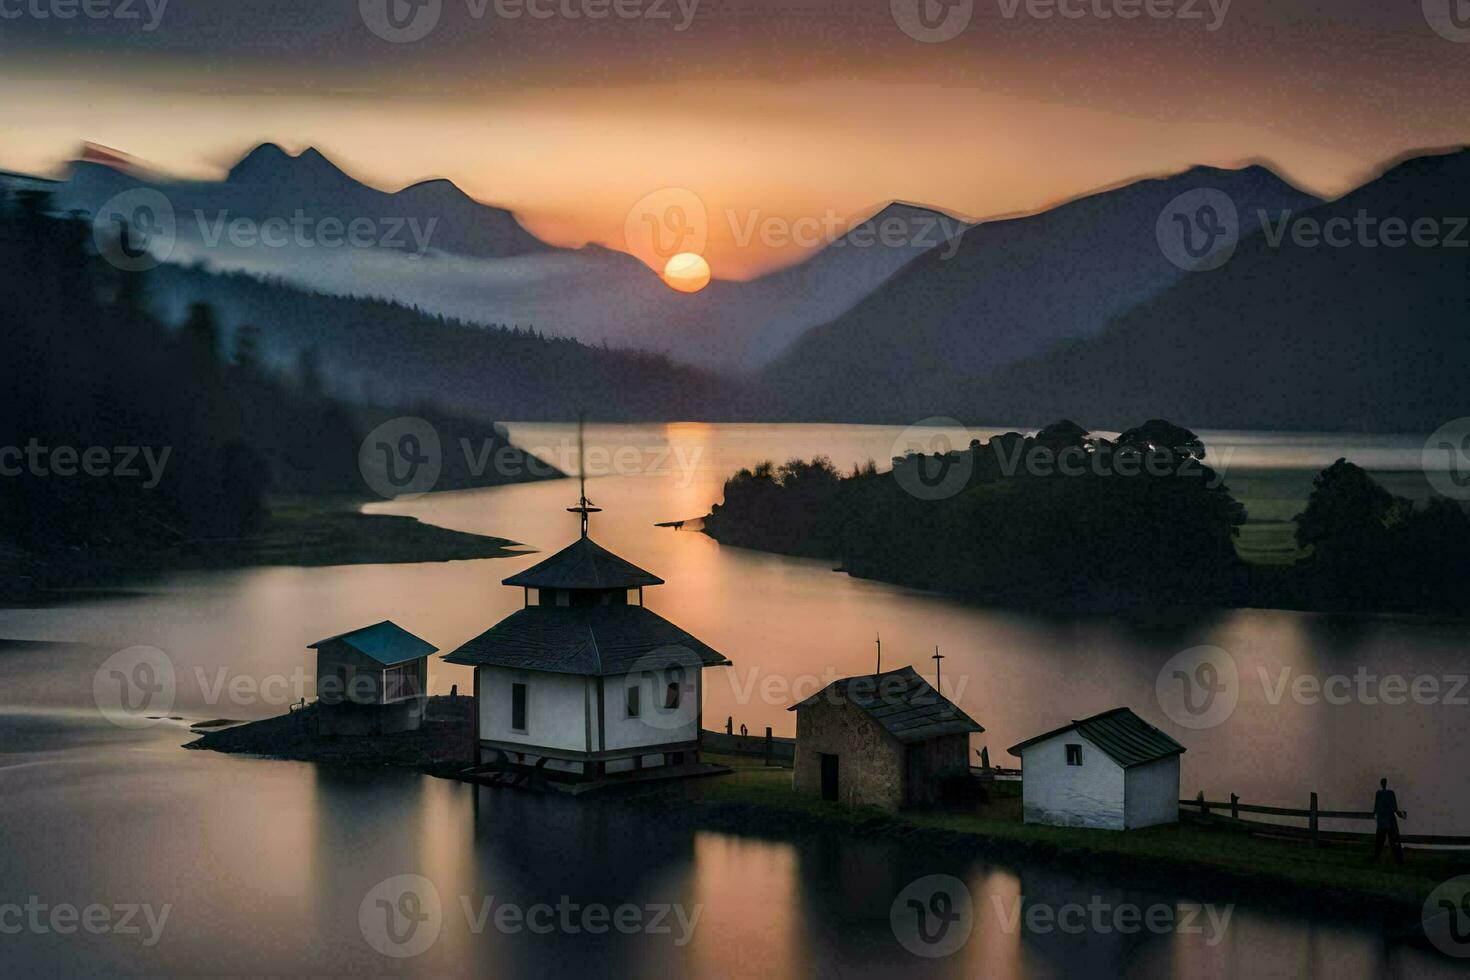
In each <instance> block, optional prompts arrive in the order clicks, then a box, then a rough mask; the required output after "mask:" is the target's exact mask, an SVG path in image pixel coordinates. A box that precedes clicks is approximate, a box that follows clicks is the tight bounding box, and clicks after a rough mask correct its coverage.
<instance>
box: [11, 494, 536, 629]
mask: <svg viewBox="0 0 1470 980" xmlns="http://www.w3.org/2000/svg"><path fill="white" fill-rule="evenodd" d="M370 502H371V501H367V500H360V499H357V498H352V497H286V498H278V499H275V500H273V501H272V502H271V514H270V516H269V517H268V518H267V519H266V521H265V524H264V525H263V526H262V527H261V529H260V531H259V532H257V533H256V534H254V535H252V536H251V537H248V538H235V539H228V540H213V541H198V542H191V543H188V544H184V545H174V546H170V547H167V548H159V549H156V550H149V551H146V552H137V551H131V552H102V551H99V552H88V553H84V554H67V555H61V556H57V555H44V556H34V555H26V554H18V553H17V554H0V581H4V582H5V583H6V584H5V585H4V586H3V587H0V607H4V606H7V605H22V604H39V605H45V604H47V603H48V602H52V601H65V600H66V599H69V598H72V597H74V596H75V595H76V594H77V593H78V592H81V593H88V594H109V593H113V592H120V591H121V592H125V591H129V588H128V587H130V586H136V585H138V584H139V583H141V582H144V581H146V580H147V579H149V578H152V577H155V576H158V575H166V574H170V573H177V572H192V571H218V570H228V569H246V568H279V567H298V568H321V567H327V566H332V565H397V564H417V563H421V562H445V561H477V560H480V559H486V558H508V557H511V556H513V555H518V554H524V553H525V552H523V551H520V550H514V549H517V548H519V547H520V545H519V543H518V542H516V541H512V540H511V539H509V538H501V537H492V536H489V535H481V534H472V533H470V532H467V531H453V530H449V529H448V528H442V527H436V526H434V525H432V524H425V523H424V522H423V521H421V520H419V519H418V518H416V517H407V516H403V515H397V514H366V513H363V512H362V510H361V508H362V507H363V506H364V505H365V504H367V503H370Z"/></svg>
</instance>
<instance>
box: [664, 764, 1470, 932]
mask: <svg viewBox="0 0 1470 980" xmlns="http://www.w3.org/2000/svg"><path fill="white" fill-rule="evenodd" d="M721 761H723V762H726V763H727V764H734V765H742V766H743V767H742V768H738V769H736V771H735V772H733V773H731V774H730V775H728V776H724V777H721V778H719V779H712V780H707V781H704V782H702V783H700V784H698V785H697V786H691V787H690V792H689V796H688V801H687V805H686V806H684V807H682V816H683V818H684V819H686V820H687V821H689V822H691V823H693V824H695V825H698V826H704V827H708V828H710V829H720V830H727V831H731V832H747V833H752V832H753V833H758V834H770V835H773V836H789V835H791V834H793V833H817V834H830V833H834V832H835V833H851V834H854V835H860V836H864V837H874V836H880V837H889V838H894V839H900V840H904V841H906V842H908V843H910V844H913V845H929V846H933V847H936V848H944V849H960V850H964V851H966V852H970V853H974V854H976V855H982V856H985V857H987V858H995V859H999V860H1002V861H1008V860H1013V861H1017V862H1020V861H1027V862H1035V861H1038V860H1040V861H1046V862H1052V863H1057V864H1059V865H1062V866H1069V867H1072V868H1076V867H1078V866H1082V867H1085V868H1087V869H1088V870H1089V871H1093V872H1098V873H1101V874H1105V875H1108V876H1110V877H1115V878H1117V879H1119V880H1121V881H1124V882H1126V883H1127V884H1128V885H1130V886H1150V885H1151V886H1155V887H1158V888H1160V889H1165V890H1170V891H1176V892H1177V891H1180V890H1181V889H1182V890H1184V891H1186V892H1188V893H1190V894H1208V895H1212V896H1220V897H1223V898H1229V899H1233V898H1247V899H1250V900H1252V901H1255V902H1263V903H1266V904H1271V905H1282V906H1290V907H1294V908H1298V909H1300V908H1302V907H1303V906H1310V907H1312V908H1325V907H1330V908H1332V909H1333V910H1334V911H1336V912H1339V913H1343V914H1347V915H1351V916H1355V917H1356V916H1362V915H1367V916H1369V917H1374V918H1381V919H1383V920H1384V921H1390V922H1395V923H1399V922H1401V923H1402V924H1403V926H1404V928H1409V927H1411V926H1412V925H1413V924H1414V923H1417V921H1418V916H1419V913H1420V909H1421V907H1422V905H1423V902H1424V900H1425V898H1426V897H1427V896H1428V895H1429V893H1430V892H1431V891H1432V890H1433V889H1434V888H1435V886H1436V885H1438V884H1439V883H1440V882H1442V881H1445V880H1446V879H1448V878H1452V877H1455V876H1456V875H1460V874H1465V873H1467V872H1470V855H1467V854H1463V853H1453V852H1443V851H1441V852H1435V851H1425V850H1411V851H1409V852H1408V857H1407V859H1406V865H1405V867H1403V868H1399V867H1396V866H1394V865H1393V864H1392V863H1391V862H1390V861H1389V860H1388V857H1387V855H1385V856H1384V858H1383V859H1382V861H1381V862H1380V863H1378V864H1374V863H1372V861H1371V859H1370V852H1369V851H1368V850H1367V849H1366V847H1364V846H1362V845H1356V846H1330V847H1319V848H1314V847H1312V846H1310V845H1309V844H1307V843H1305V842H1298V841H1285V840H1274V839H1267V838H1260V837H1255V836H1252V835H1251V834H1249V833H1248V832H1244V831H1237V830H1230V829H1225V828H1221V827H1216V826H1210V827H1206V826H1201V825H1197V824H1192V823H1189V822H1184V823H1179V824H1171V825H1165V826H1160V827H1150V828H1147V829H1144V830H1133V831H1127V832H1119V831H1108V830H1087V829H1082V828H1073V827H1044V826H1038V825H1035V824H1026V823H1023V822H1022V821H1021V811H1020V801H1019V799H1017V798H1016V795H1015V794H1016V793H1017V792H1018V790H1019V784H1012V785H1011V786H1009V787H1008V786H1006V785H1005V784H998V785H997V787H996V791H995V795H994V796H993V797H992V799H991V800H990V801H989V802H987V803H984V804H981V805H978V806H976V807H974V808H973V809H970V810H966V811H965V812H960V811H956V810H913V811H904V812H902V813H899V814H892V813H888V812H886V811H883V810H879V809H876V808H872V807H849V806H843V805H840V804H836V803H830V802H824V801H822V800H819V799H816V798H813V797H810V796H801V795H798V794H797V793H795V791H793V790H792V788H791V771H790V770H789V769H770V768H764V767H761V766H759V765H755V766H752V765H750V763H749V762H748V761H747V762H745V763H743V764H742V763H739V762H737V761H733V760H729V759H722V760H721Z"/></svg>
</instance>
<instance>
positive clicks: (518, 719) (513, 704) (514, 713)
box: [510, 684, 526, 732]
mask: <svg viewBox="0 0 1470 980" xmlns="http://www.w3.org/2000/svg"><path fill="white" fill-rule="evenodd" d="M510 727H511V728H512V729H513V730H514V731H518V732H524V731H526V685H524V684H512V685H511V686H510Z"/></svg>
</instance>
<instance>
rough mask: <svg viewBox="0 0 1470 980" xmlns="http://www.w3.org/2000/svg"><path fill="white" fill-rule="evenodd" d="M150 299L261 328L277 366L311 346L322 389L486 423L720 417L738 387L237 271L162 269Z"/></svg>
mask: <svg viewBox="0 0 1470 980" xmlns="http://www.w3.org/2000/svg"><path fill="white" fill-rule="evenodd" d="M150 283H151V294H152V296H153V297H154V298H155V301H156V302H158V303H160V304H161V305H162V306H163V308H164V311H165V312H166V313H167V314H168V315H170V316H177V315H178V314H179V312H180V311H182V310H183V309H184V308H186V307H187V306H188V305H189V304H190V303H193V302H207V303H209V304H210V305H212V306H213V307H214V308H215V309H216V310H218V311H219V314H220V319H221V321H222V322H223V323H224V324H225V325H226V327H227V328H228V329H231V330H233V329H235V328H237V327H239V326H240V325H241V324H252V325H254V326H256V327H257V328H258V329H259V330H260V341H261V348H262V352H263V356H264V357H265V359H266V360H268V361H273V362H275V363H277V364H278V365H282V366H284V365H286V364H288V363H289V361H290V359H291V358H294V357H295V356H296V354H297V353H298V352H299V351H301V350H303V349H309V348H310V349H315V350H316V351H317V352H319V354H320V357H321V364H322V369H323V372H324V373H325V375H326V376H327V379H328V385H329V388H331V389H332V390H333V391H334V392H336V393H337V394H339V395H341V396H342V397H345V398H349V399H353V400H362V401H369V402H372V403H375V404H395V403H405V404H406V403H411V402H414V401H418V400H423V401H429V402H432V403H434V404H436V405H439V406H441V407H442V408H444V409H446V410H449V411H457V412H463V413H466V414H470V415H473V416H475V417H478V418H484V419H492V418H500V419H526V420H533V419H570V418H575V417H576V415H577V413H578V412H579V411H586V412H587V413H588V415H589V417H591V418H594V419H605V420H616V419H686V418H710V417H723V416H726V415H728V413H730V412H731V411H732V405H733V404H734V403H735V401H736V398H735V393H736V388H735V387H734V386H733V384H732V383H730V382H727V381H725V380H724V379H722V378H720V377H719V376H717V375H713V374H711V373H709V372H704V371H699V370H696V369H693V368H688V367H684V366H682V365H677V364H674V363H672V362H671V361H669V359H668V358H666V357H662V356H659V355H654V354H645V353H642V352H637V351H622V350H613V349H609V348H599V347H591V346H588V345H586V344H583V343H581V342H579V341H575V340H569V339H565V338H555V337H545V336H542V335H540V334H537V333H534V332H530V331H525V330H520V329H515V328H509V329H508V328H504V327H486V326H479V325H477V324H470V323H463V322H460V321H457V320H452V319H447V318H444V317H437V316H432V315H429V314H426V313H424V312H422V311H419V310H415V309H411V308H409V307H406V306H402V305H400V304H397V303H392V302H388V301H386V300H379V299H364V298H352V297H341V296H332V295H328V294H324V293H317V292H313V291H310V290H305V289H301V288H299V287H296V286H292V285H290V284H287V283H283V282H280V281H274V280H264V279H260V278H257V277H254V276H249V275H246V274H243V273H211V272H209V271H207V270H204V269H200V268H191V267H182V266H174V265H164V266H160V267H158V268H157V269H154V270H153V271H152V273H151V274H150Z"/></svg>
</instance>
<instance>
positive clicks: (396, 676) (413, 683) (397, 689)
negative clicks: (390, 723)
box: [383, 664, 419, 701]
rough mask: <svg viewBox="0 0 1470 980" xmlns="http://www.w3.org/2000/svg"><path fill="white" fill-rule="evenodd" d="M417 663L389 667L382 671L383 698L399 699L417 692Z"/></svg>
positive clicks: (414, 695) (415, 694)
mask: <svg viewBox="0 0 1470 980" xmlns="http://www.w3.org/2000/svg"><path fill="white" fill-rule="evenodd" d="M418 674H419V671H418V664H407V665H400V666H398V667H389V668H388V669H387V670H385V671H383V700H384V701H401V700H403V699H404V698H412V697H417V696H418V694H419V689H418V687H419V683H418V682H419V676H418Z"/></svg>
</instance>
